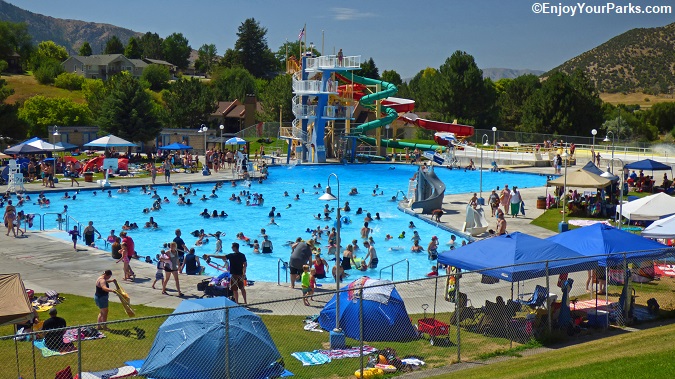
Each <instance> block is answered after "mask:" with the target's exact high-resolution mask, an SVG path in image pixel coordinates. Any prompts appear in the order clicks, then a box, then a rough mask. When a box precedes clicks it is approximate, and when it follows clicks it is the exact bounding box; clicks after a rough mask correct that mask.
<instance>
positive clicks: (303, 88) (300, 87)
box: [293, 80, 321, 93]
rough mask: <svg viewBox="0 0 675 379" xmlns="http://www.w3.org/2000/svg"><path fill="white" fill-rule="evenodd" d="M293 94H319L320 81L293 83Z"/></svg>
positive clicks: (298, 81)
mask: <svg viewBox="0 0 675 379" xmlns="http://www.w3.org/2000/svg"><path fill="white" fill-rule="evenodd" d="M293 92H296V93H297V92H311V93H316V92H321V81H319V80H297V81H295V80H294V81H293Z"/></svg>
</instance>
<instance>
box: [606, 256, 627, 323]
mask: <svg viewBox="0 0 675 379" xmlns="http://www.w3.org/2000/svg"><path fill="white" fill-rule="evenodd" d="M605 267H607V266H606V265H605ZM623 275H624V279H623V289H624V291H625V292H626V298H625V299H624V301H625V304H621V306H622V307H623V319H624V320H628V307H630V305H631V303H632V295H631V294H630V293H628V290H629V288H628V280H629V279H630V277H631V275H630V274H629V273H628V262H627V261H626V253H624V254H623ZM605 278H608V276H607V274H605ZM607 292H608V291H607V281H605V299H606V298H607V297H608V295H607ZM605 302H607V300H605ZM607 325H609V312H607Z"/></svg>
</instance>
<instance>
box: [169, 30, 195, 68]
mask: <svg viewBox="0 0 675 379" xmlns="http://www.w3.org/2000/svg"><path fill="white" fill-rule="evenodd" d="M191 51H192V48H191V47H190V44H189V43H188V40H187V38H185V37H184V36H183V34H182V33H173V34H171V35H170V36H168V37H166V38H165V39H164V41H163V42H162V54H163V55H164V59H165V60H166V61H167V62H169V63H172V64H174V65H176V66H177V67H178V68H180V69H185V68H187V66H188V63H189V62H188V58H190V52H191Z"/></svg>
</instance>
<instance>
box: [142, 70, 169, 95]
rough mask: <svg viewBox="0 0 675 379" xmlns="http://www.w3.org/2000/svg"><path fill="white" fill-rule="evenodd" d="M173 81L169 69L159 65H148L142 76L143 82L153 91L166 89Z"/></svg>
mask: <svg viewBox="0 0 675 379" xmlns="http://www.w3.org/2000/svg"><path fill="white" fill-rule="evenodd" d="M169 80H171V74H170V73H169V69H168V68H167V67H165V66H161V65H158V64H151V65H148V67H146V68H145V69H143V74H141V81H142V82H147V83H148V84H149V85H150V89H151V90H153V91H159V90H161V89H162V88H166V86H167V84H169Z"/></svg>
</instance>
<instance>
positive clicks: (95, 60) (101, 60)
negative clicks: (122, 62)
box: [70, 54, 128, 66]
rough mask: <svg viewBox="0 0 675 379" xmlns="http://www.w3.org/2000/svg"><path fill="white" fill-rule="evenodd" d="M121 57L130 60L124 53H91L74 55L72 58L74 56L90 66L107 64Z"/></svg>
mask: <svg viewBox="0 0 675 379" xmlns="http://www.w3.org/2000/svg"><path fill="white" fill-rule="evenodd" d="M120 57H122V58H124V59H126V60H128V59H127V58H126V57H125V56H124V55H122V54H97V55H89V56H84V55H73V56H71V57H70V58H73V59H75V60H77V61H79V62H81V63H82V64H86V65H90V66H107V65H109V64H110V63H112V62H114V61H116V60H117V59H119V58H120Z"/></svg>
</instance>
